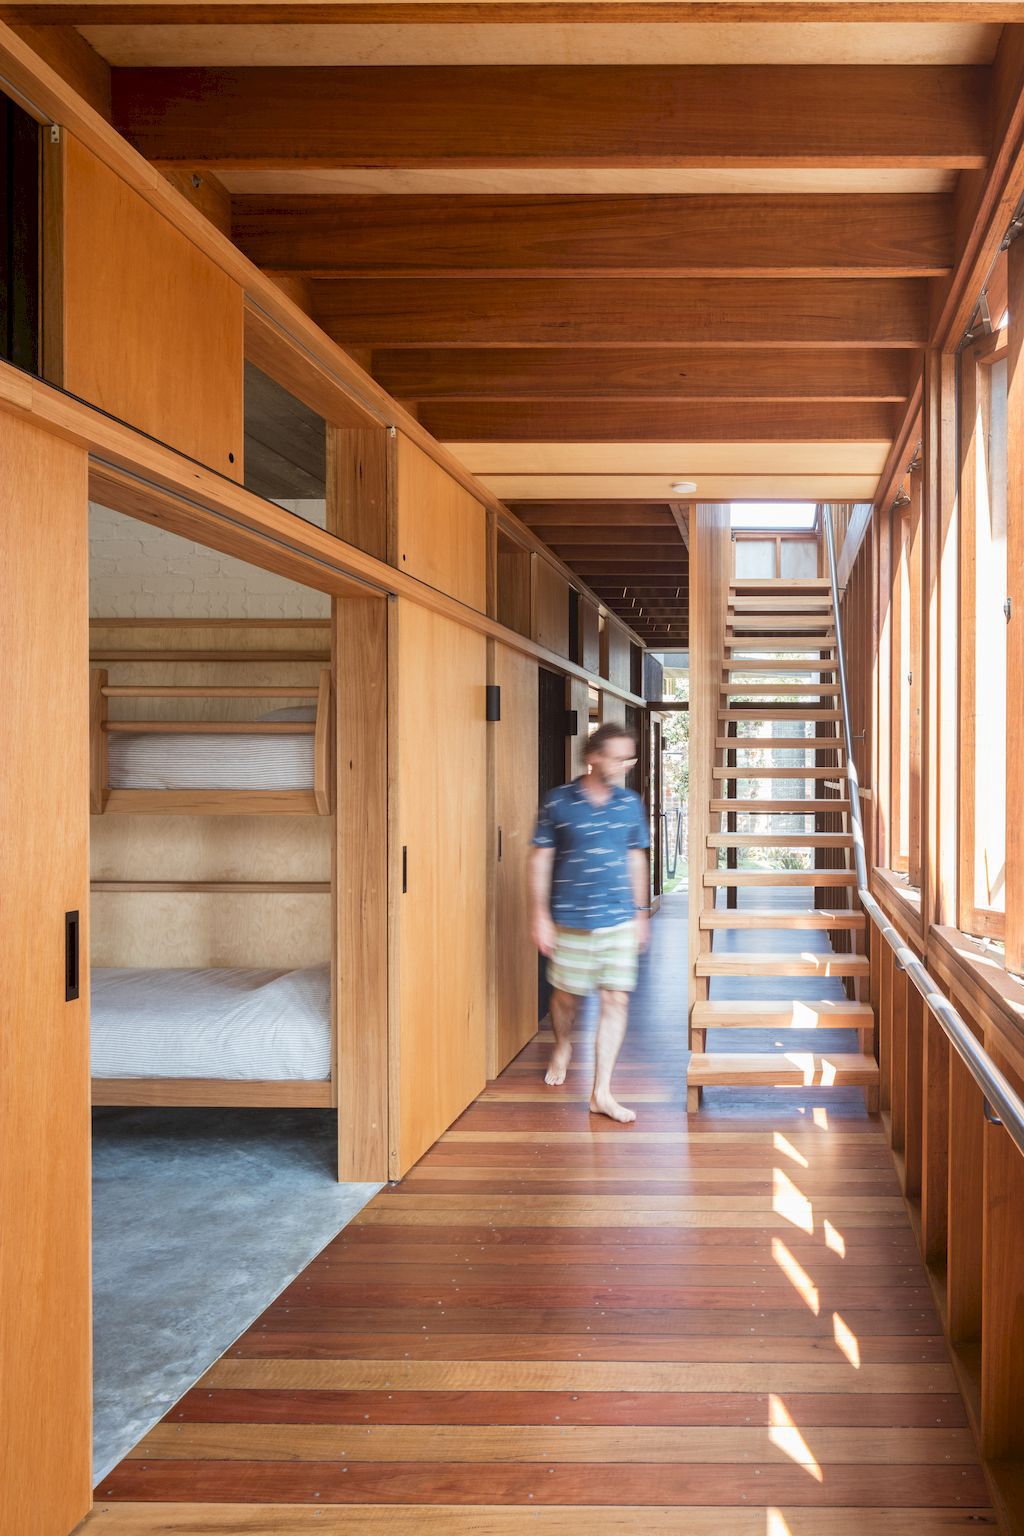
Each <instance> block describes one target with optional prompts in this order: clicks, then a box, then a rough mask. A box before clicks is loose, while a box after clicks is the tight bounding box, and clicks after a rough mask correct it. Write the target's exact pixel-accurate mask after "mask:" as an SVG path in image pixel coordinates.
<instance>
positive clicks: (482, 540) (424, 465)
mask: <svg viewBox="0 0 1024 1536" xmlns="http://www.w3.org/2000/svg"><path fill="white" fill-rule="evenodd" d="M397 475H398V479H397V497H398V500H397V517H398V540H397V546H398V547H397V559H396V562H395V563H396V564H397V565H398V566H400V567H401V569H402V570H403V571H406V572H407V573H408V574H409V575H410V576H415V577H417V578H418V580H420V581H425V582H427V584H428V585H429V586H431V587H436V588H437V589H438V591H440V592H447V593H448V594H449V595H450V596H451V597H457V598H458V599H459V601H460V602H463V603H468V605H469V606H470V607H471V608H476V609H478V610H479V612H481V613H483V612H485V611H486V607H487V514H486V511H485V509H484V507H483V506H482V504H481V503H480V502H478V501H476V500H475V499H474V497H472V496H471V495H470V494H469V492H468V491H466V490H464V489H463V487H462V486H461V485H459V484H458V482H457V481H455V480H453V479H452V478H451V476H450V475H448V474H446V473H445V471H444V470H443V469H442V468H441V466H440V465H439V464H436V463H435V462H434V460H433V459H430V458H428V457H427V455H426V454H425V453H424V452H423V450H422V449H421V448H418V447H417V446H416V444H415V443H413V442H412V441H411V440H410V439H409V438H407V437H405V436H404V435H403V434H402V433H399V435H398V467H397Z"/></svg>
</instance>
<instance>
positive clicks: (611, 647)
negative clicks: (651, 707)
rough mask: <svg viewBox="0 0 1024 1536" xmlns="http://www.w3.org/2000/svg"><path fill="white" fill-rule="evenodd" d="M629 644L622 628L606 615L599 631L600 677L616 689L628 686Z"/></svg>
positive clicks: (625, 632) (629, 669)
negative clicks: (612, 684)
mask: <svg viewBox="0 0 1024 1536" xmlns="http://www.w3.org/2000/svg"><path fill="white" fill-rule="evenodd" d="M630 643H631V642H630V638H629V634H628V632H627V631H626V629H625V628H624V626H623V625H621V624H619V623H618V621H617V620H615V619H613V618H612V617H611V615H610V614H606V615H605V621H604V629H603V630H602V631H601V676H602V677H605V678H607V679H608V681H609V682H610V683H614V684H615V686H616V688H628V687H629V685H630V673H631V667H630V654H629V647H630Z"/></svg>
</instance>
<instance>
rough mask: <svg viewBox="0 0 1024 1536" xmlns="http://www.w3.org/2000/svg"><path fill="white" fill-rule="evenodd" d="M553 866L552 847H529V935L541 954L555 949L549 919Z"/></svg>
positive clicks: (552, 926)
mask: <svg viewBox="0 0 1024 1536" xmlns="http://www.w3.org/2000/svg"><path fill="white" fill-rule="evenodd" d="M554 867H555V850H554V849H553V848H536V847H534V848H531V849H530V861H529V866H528V870H529V884H530V937H531V938H532V940H533V942H534V943H535V944H536V946H537V948H538V949H539V950H540V952H541V954H542V955H550V954H553V953H554V949H555V925H554V923H553V922H552V920H551V876H552V872H553V871H554Z"/></svg>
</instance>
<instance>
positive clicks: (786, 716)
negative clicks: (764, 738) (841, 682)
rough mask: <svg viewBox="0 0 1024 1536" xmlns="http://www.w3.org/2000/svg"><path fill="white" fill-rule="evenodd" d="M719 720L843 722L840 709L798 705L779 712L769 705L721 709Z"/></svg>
mask: <svg viewBox="0 0 1024 1536" xmlns="http://www.w3.org/2000/svg"><path fill="white" fill-rule="evenodd" d="M718 718H719V720H720V721H721V720H726V721H729V720H841V719H842V718H843V715H842V710H839V709H804V708H803V707H802V706H801V705H798V706H797V707H796V708H794V709H787V710H777V709H773V708H771V706H770V705H767V706H766V707H765V708H763V709H737V708H735V707H732V708H730V709H720V710H719V711H718Z"/></svg>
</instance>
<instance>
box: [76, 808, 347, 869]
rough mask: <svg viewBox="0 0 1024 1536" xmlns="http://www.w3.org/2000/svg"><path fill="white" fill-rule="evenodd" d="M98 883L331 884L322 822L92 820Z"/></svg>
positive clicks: (232, 818)
mask: <svg viewBox="0 0 1024 1536" xmlns="http://www.w3.org/2000/svg"><path fill="white" fill-rule="evenodd" d="M90 867H91V873H92V878H93V879H94V880H260V881H265V880H276V881H293V880H303V881H306V880H313V881H329V880H330V878H331V849H330V819H329V818H327V817H321V816H121V815H118V816H94V817H93V818H92V834H91V847H90Z"/></svg>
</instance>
